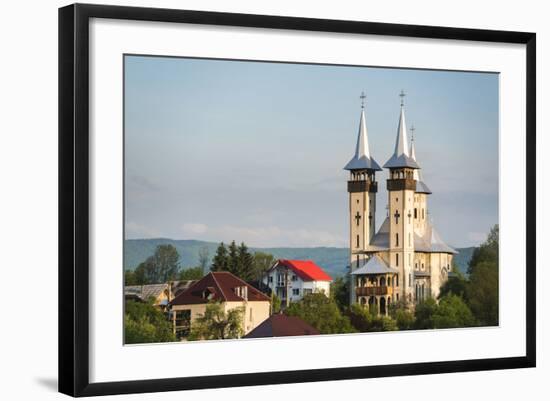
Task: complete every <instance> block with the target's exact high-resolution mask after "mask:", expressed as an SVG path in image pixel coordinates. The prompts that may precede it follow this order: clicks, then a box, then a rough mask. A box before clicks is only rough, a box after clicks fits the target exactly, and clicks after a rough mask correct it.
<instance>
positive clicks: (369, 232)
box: [344, 92, 457, 314]
mask: <svg viewBox="0 0 550 401" xmlns="http://www.w3.org/2000/svg"><path fill="white" fill-rule="evenodd" d="M400 96H401V109H400V114H399V123H398V127H397V137H396V143H395V149H394V152H393V155H392V156H391V157H390V159H389V160H388V161H387V162H386V163H385V164H384V165H383V167H384V168H385V169H387V170H388V179H387V180H386V186H387V191H388V199H387V207H386V208H387V214H386V218H385V220H384V221H383V222H382V224H381V226H380V228H379V229H378V231H376V230H375V227H376V218H375V216H376V207H377V202H376V201H377V199H376V194H377V192H378V182H377V180H376V173H377V172H380V171H382V168H381V167H380V166H379V164H378V163H377V162H376V161H375V160H374V158H373V157H372V155H371V153H370V149H369V142H368V133H367V124H366V118H365V108H364V104H362V105H361V116H360V121H359V132H358V138H357V145H356V149H355V155H354V156H353V157H352V159H351V160H350V161H349V162H348V164H347V165H346V166H345V167H344V169H345V170H348V171H349V180H348V182H347V187H348V193H349V226H350V232H349V234H350V280H351V282H350V298H351V299H350V302H351V303H352V304H353V303H359V304H361V305H365V306H366V305H375V306H376V307H377V308H378V311H379V313H380V314H388V308H389V305H390V304H392V303H396V302H399V301H405V302H406V304H407V305H409V306H413V305H414V304H415V303H418V302H420V301H422V300H424V299H427V298H428V297H432V298H437V296H438V295H439V291H440V287H441V286H442V285H443V284H444V283H445V282H446V281H447V279H448V276H449V272H450V271H451V262H452V258H453V255H454V254H456V253H457V252H456V251H455V250H454V249H453V248H451V247H450V246H448V245H447V244H446V243H445V242H444V241H443V240H442V239H441V237H440V236H439V234H438V233H437V231H436V229H435V227H434V225H433V223H432V222H431V221H430V218H429V216H428V197H429V195H430V194H431V191H430V189H429V188H428V186H427V185H426V184H425V183H424V181H423V180H422V176H421V173H420V165H419V164H418V161H417V160H416V152H415V145H414V138H413V137H411V140H410V141H409V139H408V134H407V126H406V122H405V110H404V104H403V97H404V93H403V92H402V93H401V95H400ZM361 98H362V100H364V95H362V96H361ZM413 132H414V129H413Z"/></svg>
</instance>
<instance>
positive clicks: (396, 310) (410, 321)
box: [389, 299, 415, 330]
mask: <svg viewBox="0 0 550 401" xmlns="http://www.w3.org/2000/svg"><path fill="white" fill-rule="evenodd" d="M389 309H390V316H391V317H392V318H393V319H394V320H395V323H396V324H397V327H398V329H399V330H410V329H412V328H414V322H415V320H414V314H413V313H412V312H411V311H410V308H409V305H408V304H407V302H406V301H405V300H403V299H400V300H399V301H397V302H395V303H392V304H391V305H390V308H389Z"/></svg>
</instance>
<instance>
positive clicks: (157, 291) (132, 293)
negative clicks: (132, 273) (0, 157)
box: [124, 283, 172, 311]
mask: <svg viewBox="0 0 550 401" xmlns="http://www.w3.org/2000/svg"><path fill="white" fill-rule="evenodd" d="M124 298H125V299H127V300H134V301H139V302H152V303H153V305H154V306H156V307H158V308H159V309H161V310H163V311H164V310H165V309H166V307H167V306H168V302H170V301H171V300H172V290H171V286H170V285H169V284H167V283H163V284H144V285H126V286H124Z"/></svg>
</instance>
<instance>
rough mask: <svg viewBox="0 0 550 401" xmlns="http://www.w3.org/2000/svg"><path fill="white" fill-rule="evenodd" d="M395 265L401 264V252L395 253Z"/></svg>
mask: <svg viewBox="0 0 550 401" xmlns="http://www.w3.org/2000/svg"><path fill="white" fill-rule="evenodd" d="M395 265H396V266H399V254H398V253H396V254H395Z"/></svg>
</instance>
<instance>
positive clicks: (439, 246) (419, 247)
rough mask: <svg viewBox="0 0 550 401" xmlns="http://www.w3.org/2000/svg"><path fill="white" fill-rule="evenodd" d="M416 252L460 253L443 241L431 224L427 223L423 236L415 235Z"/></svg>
mask: <svg viewBox="0 0 550 401" xmlns="http://www.w3.org/2000/svg"><path fill="white" fill-rule="evenodd" d="M414 250H415V251H416V252H426V253H453V254H456V253H458V252H457V251H456V250H455V249H453V248H451V247H450V246H449V245H447V244H446V243H445V242H444V241H443V240H442V239H441V237H440V236H439V233H438V232H437V231H436V229H435V228H434V227H433V225H432V224H431V223H427V226H426V231H425V232H424V235H423V236H420V235H418V234H417V233H414Z"/></svg>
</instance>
